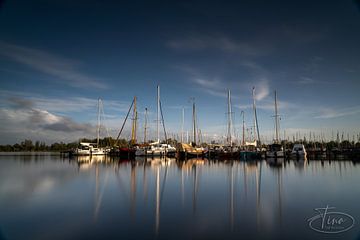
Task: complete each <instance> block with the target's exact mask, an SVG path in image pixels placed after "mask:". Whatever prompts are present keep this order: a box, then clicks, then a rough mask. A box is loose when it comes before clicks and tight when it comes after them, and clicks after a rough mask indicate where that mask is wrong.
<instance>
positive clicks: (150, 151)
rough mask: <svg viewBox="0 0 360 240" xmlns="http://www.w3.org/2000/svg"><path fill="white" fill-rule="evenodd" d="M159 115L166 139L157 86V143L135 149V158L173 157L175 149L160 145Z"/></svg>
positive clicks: (163, 144) (164, 144) (158, 87)
mask: <svg viewBox="0 0 360 240" xmlns="http://www.w3.org/2000/svg"><path fill="white" fill-rule="evenodd" d="M160 115H161V118H162V123H163V127H164V133H165V138H166V131H165V126H164V118H163V114H162V109H161V102H160V86H159V85H158V86H157V118H156V135H157V141H156V142H153V143H150V144H149V145H148V146H143V147H137V149H136V151H135V156H152V157H154V156H167V155H175V153H176V148H175V147H173V146H171V145H170V144H167V143H160Z"/></svg>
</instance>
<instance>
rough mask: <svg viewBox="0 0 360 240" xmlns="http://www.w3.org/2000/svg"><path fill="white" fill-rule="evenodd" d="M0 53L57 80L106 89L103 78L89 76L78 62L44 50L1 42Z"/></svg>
mask: <svg viewBox="0 0 360 240" xmlns="http://www.w3.org/2000/svg"><path fill="white" fill-rule="evenodd" d="M0 55H2V56H5V57H7V58H9V59H10V60H12V61H15V62H17V63H20V64H23V65H26V66H28V67H31V68H33V69H35V70H37V71H39V72H42V73H45V74H48V75H50V76H53V77H55V80H56V81H58V82H60V83H63V84H66V85H69V86H71V87H80V88H99V89H106V88H107V85H106V84H104V83H103V81H102V80H101V79H98V78H95V77H91V76H88V75H86V74H84V73H83V72H81V71H79V69H77V66H78V65H79V64H78V62H76V61H74V60H71V59H66V58H63V57H59V56H56V55H53V54H51V53H48V52H46V51H43V50H39V49H35V48H29V47H23V46H18V45H13V44H8V43H4V42H0Z"/></svg>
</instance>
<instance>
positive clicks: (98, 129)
mask: <svg viewBox="0 0 360 240" xmlns="http://www.w3.org/2000/svg"><path fill="white" fill-rule="evenodd" d="M100 101H101V99H100V98H98V112H97V131H96V132H97V138H96V146H97V147H99V140H100Z"/></svg>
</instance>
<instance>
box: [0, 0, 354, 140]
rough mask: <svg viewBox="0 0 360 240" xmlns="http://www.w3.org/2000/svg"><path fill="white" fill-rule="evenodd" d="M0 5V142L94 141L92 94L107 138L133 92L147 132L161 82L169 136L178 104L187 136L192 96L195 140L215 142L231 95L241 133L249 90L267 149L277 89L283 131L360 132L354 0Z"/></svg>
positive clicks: (45, 0)
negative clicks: (199, 137) (101, 112)
mask: <svg viewBox="0 0 360 240" xmlns="http://www.w3.org/2000/svg"><path fill="white" fill-rule="evenodd" d="M0 6H1V9H0V29H1V33H0V79H1V88H0V111H1V114H0V123H1V124H0V134H1V136H2V138H1V140H0V143H2V144H5V143H14V142H17V141H21V140H23V139H25V138H31V139H33V140H42V141H47V142H54V141H71V140H77V139H78V138H79V137H82V136H87V137H92V136H94V137H95V124H96V112H97V109H96V105H97V99H98V98H99V97H100V98H102V99H103V102H104V111H105V114H106V115H105V118H106V119H105V121H104V125H106V127H107V128H109V132H110V134H111V135H112V136H115V135H116V133H117V131H118V130H119V129H120V127H121V124H122V121H123V118H124V116H125V114H126V111H127V108H128V106H129V105H130V103H131V101H132V98H133V96H135V95H136V96H137V97H138V109H139V125H140V126H141V127H142V126H143V120H144V116H143V112H144V108H145V107H148V108H149V110H150V115H149V118H150V120H149V121H150V125H151V126H150V127H151V134H152V135H154V131H155V122H154V119H155V117H156V115H155V111H156V85H157V84H159V85H160V87H161V99H162V105H163V110H164V117H165V123H166V128H167V131H168V132H169V133H171V134H179V130H180V125H181V109H182V107H185V108H186V111H185V115H186V116H185V117H186V125H185V130H190V121H191V115H190V114H191V98H193V97H194V98H195V101H196V104H197V109H198V122H199V127H200V128H201V130H202V132H203V134H204V135H205V136H206V138H207V139H208V140H210V139H223V136H224V135H225V134H226V128H225V124H226V114H225V112H226V89H231V92H232V97H233V98H232V103H233V110H234V114H233V117H234V123H235V130H234V132H235V133H236V135H240V134H241V133H240V131H241V129H240V125H241V117H240V112H241V111H242V110H244V111H245V117H246V124H247V126H248V127H249V126H251V125H252V123H251V122H252V112H251V102H252V100H251V89H252V87H253V86H255V87H256V99H257V105H258V115H259V126H260V132H261V135H262V136H263V139H265V140H267V141H270V140H271V139H272V138H273V135H274V134H273V132H274V123H273V122H274V121H273V118H272V117H271V116H272V115H273V114H274V113H273V111H274V110H273V101H274V100H273V98H274V97H273V92H274V90H277V92H278V98H279V108H280V114H281V121H280V124H281V129H282V134H283V131H284V130H286V133H287V135H288V136H289V137H292V135H293V134H295V133H296V132H300V133H301V135H303V134H306V135H309V132H310V131H312V132H315V133H316V134H317V135H320V134H321V133H322V134H325V135H326V136H327V137H328V138H331V136H332V132H335V133H336V132H337V131H340V133H342V132H344V133H345V135H346V134H347V133H349V135H350V136H352V135H353V134H355V136H356V134H358V133H359V132H360V129H359V125H358V122H359V120H360V105H359V100H360V98H359V94H358V92H359V90H360V86H359V84H360V83H359V77H360V46H359V42H360V31H359V29H360V11H359V10H360V8H359V4H357V3H356V2H355V1H350V0H349V1H291V2H289V1H272V2H271V3H270V2H268V1H168V2H166V3H165V2H162V1H120V2H118V1H95V0H90V1H84V0H76V1H58V0H55V1H50V0H37V1H16V0H13V1H10V0H8V1H4V2H2V3H1V5H0ZM129 126H130V125H129V124H128V125H127V127H126V131H125V133H124V136H123V137H129V135H130V133H129ZM102 132H103V133H105V131H104V129H103V130H102ZM103 136H105V135H103ZM138 137H139V138H142V130H140V131H139V132H138ZM307 137H308V136H307Z"/></svg>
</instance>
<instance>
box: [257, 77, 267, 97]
mask: <svg viewBox="0 0 360 240" xmlns="http://www.w3.org/2000/svg"><path fill="white" fill-rule="evenodd" d="M269 93H270V90H269V82H268V80H266V79H262V80H261V81H260V82H259V83H258V84H256V87H255V99H256V100H257V101H261V100H263V99H264V98H266V97H267V96H268V95H269Z"/></svg>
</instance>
